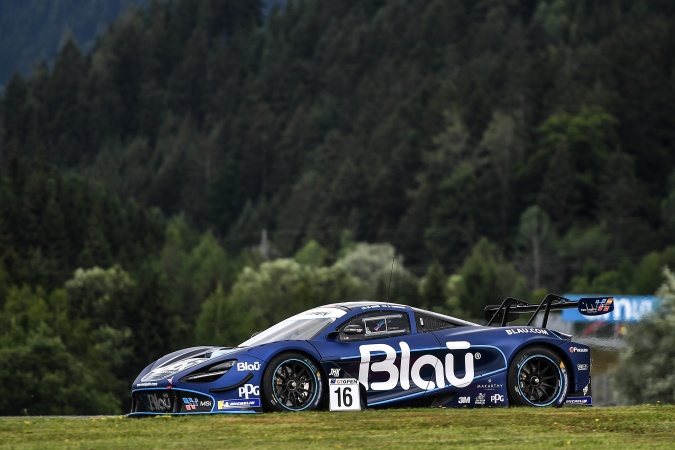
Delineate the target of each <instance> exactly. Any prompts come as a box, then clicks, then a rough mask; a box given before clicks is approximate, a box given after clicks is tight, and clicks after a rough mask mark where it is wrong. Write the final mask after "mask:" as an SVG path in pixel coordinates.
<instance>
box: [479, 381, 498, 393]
mask: <svg viewBox="0 0 675 450" xmlns="http://www.w3.org/2000/svg"><path fill="white" fill-rule="evenodd" d="M503 388H504V385H503V384H501V383H499V384H497V383H493V382H492V379H489V380H488V382H487V383H485V384H477V385H476V389H483V390H485V391H494V390H495V389H503Z"/></svg>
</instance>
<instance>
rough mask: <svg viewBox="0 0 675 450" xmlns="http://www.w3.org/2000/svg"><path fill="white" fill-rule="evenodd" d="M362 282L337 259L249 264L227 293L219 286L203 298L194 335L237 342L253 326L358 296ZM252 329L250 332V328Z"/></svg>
mask: <svg viewBox="0 0 675 450" xmlns="http://www.w3.org/2000/svg"><path fill="white" fill-rule="evenodd" d="M360 289H361V283H359V281H358V280H357V279H355V278H354V277H353V276H351V275H350V274H349V273H348V272H347V271H346V270H345V269H344V268H342V267H341V266H339V265H337V264H336V265H335V266H333V267H314V266H309V265H301V264H299V263H297V262H296V261H294V260H292V259H277V260H275V261H271V262H266V263H263V264H261V265H260V267H258V268H257V269H253V268H250V267H247V268H245V269H244V270H243V271H242V272H241V273H240V274H239V277H238V278H237V281H236V283H235V284H234V286H233V287H232V292H231V294H229V295H226V294H224V292H223V290H222V289H220V288H219V289H217V290H216V291H215V292H214V293H213V294H212V295H211V296H210V297H209V298H208V299H207V300H206V302H205V303H204V307H203V308H202V313H201V314H200V316H199V318H198V319H197V325H196V335H197V336H198V337H199V338H201V339H208V341H209V342H214V341H215V342H216V343H218V345H235V344H237V343H238V342H241V341H243V340H244V339H246V338H247V337H248V335H249V334H250V333H251V332H252V330H253V331H255V330H258V331H261V330H263V329H265V328H267V327H269V326H271V325H273V324H275V323H276V322H279V321H281V320H283V319H285V318H287V317H289V316H291V315H293V314H296V313H298V312H301V311H304V310H306V309H309V308H312V307H315V306H320V305H323V304H327V303H332V302H335V301H340V300H346V299H354V295H355V293H356V292H358V291H359V290H360ZM247 333H248V334H247Z"/></svg>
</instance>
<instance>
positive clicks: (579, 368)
mask: <svg viewBox="0 0 675 450" xmlns="http://www.w3.org/2000/svg"><path fill="white" fill-rule="evenodd" d="M577 370H588V364H577Z"/></svg>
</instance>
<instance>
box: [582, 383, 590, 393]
mask: <svg viewBox="0 0 675 450" xmlns="http://www.w3.org/2000/svg"><path fill="white" fill-rule="evenodd" d="M590 384H591V383H590V382H589V383H588V384H587V385H586V386H584V390H583V392H584V395H586V394H588V388H589V385H590Z"/></svg>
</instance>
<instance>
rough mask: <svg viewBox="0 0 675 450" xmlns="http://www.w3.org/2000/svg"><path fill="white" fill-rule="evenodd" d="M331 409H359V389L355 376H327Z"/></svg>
mask: <svg viewBox="0 0 675 450" xmlns="http://www.w3.org/2000/svg"><path fill="white" fill-rule="evenodd" d="M328 390H329V393H330V410H331V411H358V410H360V409H361V390H360V389H359V382H358V380H357V379H356V378H329V379H328Z"/></svg>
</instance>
